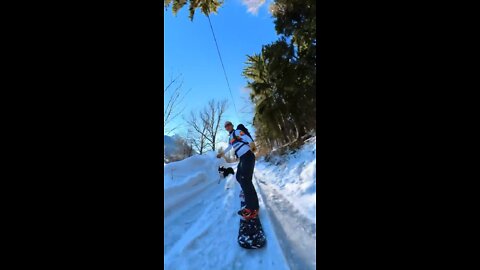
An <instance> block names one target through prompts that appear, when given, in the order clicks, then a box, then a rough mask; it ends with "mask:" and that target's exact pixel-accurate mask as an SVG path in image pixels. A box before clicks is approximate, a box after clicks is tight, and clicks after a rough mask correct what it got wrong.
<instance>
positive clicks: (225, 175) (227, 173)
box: [218, 166, 235, 178]
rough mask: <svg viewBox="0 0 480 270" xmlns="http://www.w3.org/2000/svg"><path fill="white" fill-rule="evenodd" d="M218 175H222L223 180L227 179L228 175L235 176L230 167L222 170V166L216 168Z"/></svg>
mask: <svg viewBox="0 0 480 270" xmlns="http://www.w3.org/2000/svg"><path fill="white" fill-rule="evenodd" d="M218 173H219V174H220V175H223V178H225V177H227V176H228V175H229V174H235V172H234V171H233V169H232V167H228V168H224V167H223V166H221V167H219V168H218Z"/></svg>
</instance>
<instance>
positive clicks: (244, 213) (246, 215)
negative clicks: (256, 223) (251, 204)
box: [238, 208, 258, 220]
mask: <svg viewBox="0 0 480 270" xmlns="http://www.w3.org/2000/svg"><path fill="white" fill-rule="evenodd" d="M238 214H239V215H240V216H241V217H242V218H243V219H244V220H251V219H254V218H256V217H257V216H258V210H251V209H248V208H242V209H240V211H238Z"/></svg>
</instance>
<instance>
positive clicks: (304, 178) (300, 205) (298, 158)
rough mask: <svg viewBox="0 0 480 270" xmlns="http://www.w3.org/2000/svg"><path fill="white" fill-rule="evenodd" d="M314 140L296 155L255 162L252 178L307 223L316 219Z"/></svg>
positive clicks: (308, 142) (307, 143)
mask: <svg viewBox="0 0 480 270" xmlns="http://www.w3.org/2000/svg"><path fill="white" fill-rule="evenodd" d="M316 150H317V147H316V137H313V138H310V139H308V140H307V141H306V144H305V145H303V146H302V147H301V149H299V150H297V151H296V152H290V153H289V154H287V155H283V156H280V157H276V158H273V159H272V160H271V161H270V162H266V161H265V160H264V159H263V158H262V159H260V160H259V161H257V164H256V166H255V177H256V178H257V179H260V180H262V181H264V182H267V183H269V184H273V186H274V187H275V188H276V189H277V190H278V191H279V192H280V193H281V194H282V195H283V196H284V197H285V198H287V199H288V200H289V201H290V202H291V203H292V205H294V206H295V207H296V208H297V210H298V211H300V212H301V213H303V214H304V215H305V216H306V217H308V218H309V219H310V220H312V221H315V218H316V205H317V201H316V189H317V173H316V165H317V160H316Z"/></svg>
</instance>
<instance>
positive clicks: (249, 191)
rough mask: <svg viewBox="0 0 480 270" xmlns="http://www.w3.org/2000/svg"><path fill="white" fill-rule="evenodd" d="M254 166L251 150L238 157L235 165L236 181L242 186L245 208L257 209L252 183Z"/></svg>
mask: <svg viewBox="0 0 480 270" xmlns="http://www.w3.org/2000/svg"><path fill="white" fill-rule="evenodd" d="M254 167H255V155H254V154H253V153H252V151H248V152H247V153H245V154H243V156H241V157H240V162H239V163H238V166H237V175H236V177H237V181H238V183H240V186H241V187H242V190H243V194H244V195H245V204H246V206H245V207H246V208H248V209H252V210H257V209H258V197H257V192H256V191H255V187H254V186H253V183H252V176H253V169H254Z"/></svg>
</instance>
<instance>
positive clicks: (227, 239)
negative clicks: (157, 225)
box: [164, 152, 316, 270]
mask: <svg viewBox="0 0 480 270" xmlns="http://www.w3.org/2000/svg"><path fill="white" fill-rule="evenodd" d="M221 165H222V166H225V167H233V168H234V169H235V171H236V163H235V164H226V163H225V161H224V160H223V159H217V158H215V153H213V152H210V153H207V154H206V155H202V156H193V157H190V158H188V159H185V160H182V161H179V162H173V163H169V164H166V165H165V175H164V178H165V183H164V198H165V201H164V202H165V205H164V228H165V230H164V239H165V240H164V259H165V260H164V261H165V263H164V267H165V269H169V270H170V269H173V270H176V269H179V270H183V269H212V270H215V269H239V270H240V269H266V270H269V269H272V270H273V269H275V270H276V269H280V270H282V269H285V270H286V269H292V270H294V269H314V268H315V265H316V259H315V250H316V245H315V239H316V234H315V230H316V224H315V221H312V220H311V219H309V218H307V217H305V216H304V215H303V214H302V213H301V212H299V211H298V210H295V206H293V205H292V204H291V199H292V198H289V197H288V194H287V195H285V196H284V195H282V192H281V191H280V189H278V188H277V187H276V185H275V184H271V183H268V182H267V181H269V179H268V177H266V176H264V179H260V176H259V175H262V170H261V169H259V170H257V169H255V176H254V185H255V188H256V189H257V193H258V196H259V203H260V219H261V221H262V225H263V229H264V231H265V235H266V237H267V244H266V246H265V247H263V248H261V249H256V250H247V249H243V248H241V247H240V246H239V245H238V243H237V236H238V229H239V222H240V221H239V216H238V215H237V213H236V212H237V211H238V209H239V208H240V200H239V197H238V196H239V193H240V186H239V184H238V183H237V182H236V180H235V176H232V175H230V176H228V177H227V178H226V179H222V180H221V181H220V183H219V174H218V171H217V169H218V167H219V166H221ZM260 167H262V166H260ZM257 177H259V178H258V179H257Z"/></svg>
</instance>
